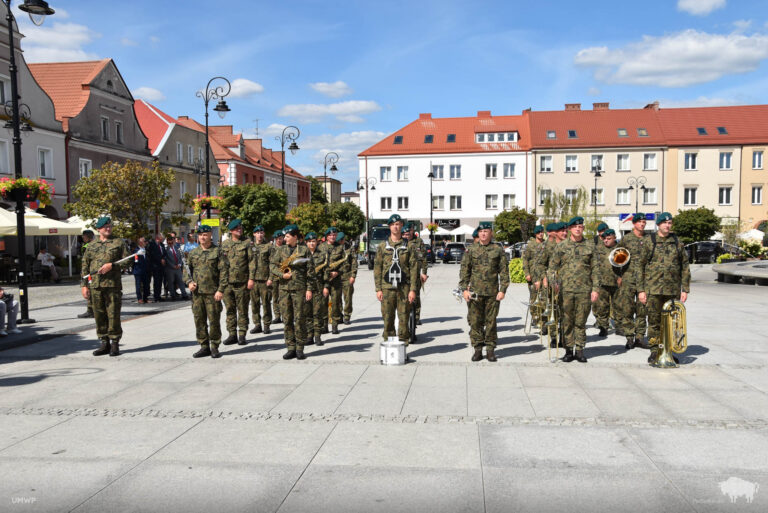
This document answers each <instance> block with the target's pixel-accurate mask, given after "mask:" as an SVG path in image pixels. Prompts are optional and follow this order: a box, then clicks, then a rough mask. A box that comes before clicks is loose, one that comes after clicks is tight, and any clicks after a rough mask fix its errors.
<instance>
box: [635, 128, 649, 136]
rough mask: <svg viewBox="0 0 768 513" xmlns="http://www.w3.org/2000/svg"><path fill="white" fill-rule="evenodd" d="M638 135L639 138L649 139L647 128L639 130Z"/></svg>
mask: <svg viewBox="0 0 768 513" xmlns="http://www.w3.org/2000/svg"><path fill="white" fill-rule="evenodd" d="M637 135H638V136H639V137H648V130H646V129H645V128H638V129H637Z"/></svg>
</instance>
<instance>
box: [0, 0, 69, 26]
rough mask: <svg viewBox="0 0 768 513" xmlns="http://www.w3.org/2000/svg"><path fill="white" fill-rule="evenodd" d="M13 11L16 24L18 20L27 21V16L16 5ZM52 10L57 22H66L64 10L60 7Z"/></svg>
mask: <svg viewBox="0 0 768 513" xmlns="http://www.w3.org/2000/svg"><path fill="white" fill-rule="evenodd" d="M14 3H15V2H14ZM18 3H22V2H18ZM15 9H16V12H15V13H14V14H13V15H14V16H15V17H16V21H17V22H18V21H20V20H21V21H24V20H29V15H28V14H27V13H25V12H24V11H22V10H21V9H19V6H18V5H16V7H15ZM54 10H55V11H56V13H55V14H54V15H53V16H55V17H56V19H57V20H66V19H67V18H69V13H68V12H67V11H65V10H64V9H62V8H61V7H59V6H58V5H56V6H55V8H54ZM46 18H47V17H46Z"/></svg>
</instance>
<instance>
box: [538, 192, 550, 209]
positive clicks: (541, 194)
mask: <svg viewBox="0 0 768 513" xmlns="http://www.w3.org/2000/svg"><path fill="white" fill-rule="evenodd" d="M551 197H552V191H551V190H549V189H540V190H539V205H543V204H544V203H546V202H547V200H549V198H551Z"/></svg>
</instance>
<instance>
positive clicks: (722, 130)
mask: <svg viewBox="0 0 768 513" xmlns="http://www.w3.org/2000/svg"><path fill="white" fill-rule="evenodd" d="M717 133H718V134H720V135H728V130H726V129H725V127H724V126H719V127H717Z"/></svg>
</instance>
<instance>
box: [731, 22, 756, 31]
mask: <svg viewBox="0 0 768 513" xmlns="http://www.w3.org/2000/svg"><path fill="white" fill-rule="evenodd" d="M751 26H752V20H736V21H734V22H733V27H734V31H735V32H736V33H737V34H741V33H743V32H746V31H747V30H749V28H750V27H751Z"/></svg>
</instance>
